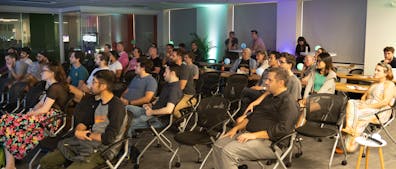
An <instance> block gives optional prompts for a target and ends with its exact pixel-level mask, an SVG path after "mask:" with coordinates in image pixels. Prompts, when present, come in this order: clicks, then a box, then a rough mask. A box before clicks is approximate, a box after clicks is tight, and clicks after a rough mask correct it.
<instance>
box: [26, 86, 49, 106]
mask: <svg viewBox="0 0 396 169" xmlns="http://www.w3.org/2000/svg"><path fill="white" fill-rule="evenodd" d="M45 84H46V82H45V81H40V82H37V84H36V85H34V86H33V87H32V88H30V90H29V91H28V92H27V93H26V96H25V108H26V109H29V108H33V107H34V106H35V105H36V104H37V103H38V102H39V101H40V97H41V96H42V95H43V93H44V91H45Z"/></svg>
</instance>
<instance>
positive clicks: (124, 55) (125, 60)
mask: <svg viewBox="0 0 396 169" xmlns="http://www.w3.org/2000/svg"><path fill="white" fill-rule="evenodd" d="M119 55H120V57H119V58H118V61H119V62H120V63H121V65H122V70H126V68H127V66H128V62H129V58H128V53H126V52H125V51H122V52H121V53H119Z"/></svg>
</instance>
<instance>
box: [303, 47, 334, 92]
mask: <svg viewBox="0 0 396 169" xmlns="http://www.w3.org/2000/svg"><path fill="white" fill-rule="evenodd" d="M308 76H309V77H308V78H307V79H308V81H307V86H306V87H305V91H304V97H303V98H304V99H306V98H307V97H308V96H309V94H312V93H330V94H334V93H335V80H336V78H337V74H336V73H335V72H334V71H333V61H332V59H331V56H330V55H329V53H321V54H319V56H318V60H317V62H316V70H313V71H312V73H310V75H308Z"/></svg>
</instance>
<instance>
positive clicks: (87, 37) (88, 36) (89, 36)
mask: <svg viewBox="0 0 396 169" xmlns="http://www.w3.org/2000/svg"><path fill="white" fill-rule="evenodd" d="M96 40H97V38H96V34H85V35H83V41H84V42H96Z"/></svg>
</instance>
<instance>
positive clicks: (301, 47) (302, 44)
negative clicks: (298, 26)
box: [295, 36, 311, 64]
mask: <svg viewBox="0 0 396 169" xmlns="http://www.w3.org/2000/svg"><path fill="white" fill-rule="evenodd" d="M310 51H311V48H310V47H309V44H308V43H307V41H306V40H305V38H304V37H302V36H300V37H298V39H297V46H296V52H295V54H296V56H297V59H296V62H297V64H299V63H303V62H304V56H302V55H300V53H301V52H310Z"/></svg>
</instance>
